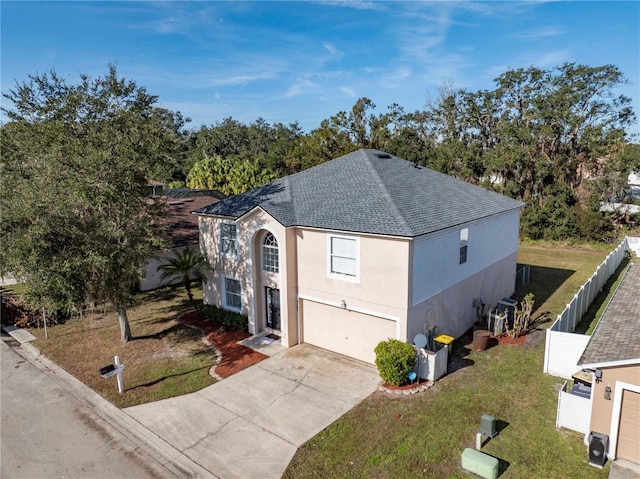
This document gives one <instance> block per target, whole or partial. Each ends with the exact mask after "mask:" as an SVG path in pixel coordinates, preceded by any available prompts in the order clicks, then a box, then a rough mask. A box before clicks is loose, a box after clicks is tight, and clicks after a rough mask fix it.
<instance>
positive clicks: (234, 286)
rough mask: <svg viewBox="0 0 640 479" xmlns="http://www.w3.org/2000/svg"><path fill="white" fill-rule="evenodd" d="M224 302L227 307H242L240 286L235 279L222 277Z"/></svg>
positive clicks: (238, 308)
mask: <svg viewBox="0 0 640 479" xmlns="http://www.w3.org/2000/svg"><path fill="white" fill-rule="evenodd" d="M224 304H225V306H226V307H227V308H229V309H235V310H237V311H240V310H241V309H242V286H241V284H240V281H238V280H237V279H231V278H224Z"/></svg>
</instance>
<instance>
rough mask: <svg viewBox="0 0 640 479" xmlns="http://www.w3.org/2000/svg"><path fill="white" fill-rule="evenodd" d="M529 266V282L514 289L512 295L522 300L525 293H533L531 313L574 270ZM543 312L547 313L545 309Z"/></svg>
mask: <svg viewBox="0 0 640 479" xmlns="http://www.w3.org/2000/svg"><path fill="white" fill-rule="evenodd" d="M530 268H531V269H530V275H529V283H528V284H526V285H524V286H520V287H519V288H518V289H516V292H515V293H514V296H515V297H516V298H517V299H518V300H522V298H524V297H525V296H526V295H527V293H533V296H534V299H535V305H534V307H533V311H532V314H533V313H536V312H537V310H538V308H539V307H540V306H541V305H543V304H544V303H546V301H547V300H548V299H549V298H550V297H551V295H553V293H555V292H556V291H557V290H558V289H559V288H560V286H562V285H563V284H564V282H565V281H567V280H568V279H569V278H570V277H571V275H573V273H575V271H574V270H571V269H560V268H548V267H545V266H533V265H531V266H530ZM545 313H546V314H548V312H547V311H544V312H542V313H541V315H544V314H545Z"/></svg>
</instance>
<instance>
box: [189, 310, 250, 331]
mask: <svg viewBox="0 0 640 479" xmlns="http://www.w3.org/2000/svg"><path fill="white" fill-rule="evenodd" d="M200 311H201V313H202V314H203V315H204V316H206V317H207V318H209V319H211V320H213V321H217V322H219V323H222V324H224V325H225V326H229V327H231V328H234V329H239V330H240V331H248V330H249V318H247V317H246V316H244V315H242V314H240V313H236V312H234V311H227V310H226V309H222V308H218V307H217V306H214V305H212V304H203V305H202V309H201V310H200Z"/></svg>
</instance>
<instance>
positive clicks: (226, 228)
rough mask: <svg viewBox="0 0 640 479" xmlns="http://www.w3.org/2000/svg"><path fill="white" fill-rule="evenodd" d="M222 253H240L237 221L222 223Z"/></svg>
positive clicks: (234, 254) (232, 254)
mask: <svg viewBox="0 0 640 479" xmlns="http://www.w3.org/2000/svg"><path fill="white" fill-rule="evenodd" d="M220 254H221V255H223V256H237V255H238V227H237V225H236V224H235V223H220Z"/></svg>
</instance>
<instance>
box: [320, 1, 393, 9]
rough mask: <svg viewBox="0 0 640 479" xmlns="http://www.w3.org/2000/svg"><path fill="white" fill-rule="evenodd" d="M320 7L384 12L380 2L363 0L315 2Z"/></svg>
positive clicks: (383, 6)
mask: <svg viewBox="0 0 640 479" xmlns="http://www.w3.org/2000/svg"><path fill="white" fill-rule="evenodd" d="M312 3H318V4H320V5H328V6H331V7H341V8H352V9H355V10H378V11H381V10H384V9H385V5H384V4H383V3H382V2H367V1H364V0H326V1H323V0H321V1H316V2H312Z"/></svg>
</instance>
